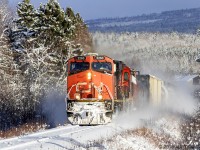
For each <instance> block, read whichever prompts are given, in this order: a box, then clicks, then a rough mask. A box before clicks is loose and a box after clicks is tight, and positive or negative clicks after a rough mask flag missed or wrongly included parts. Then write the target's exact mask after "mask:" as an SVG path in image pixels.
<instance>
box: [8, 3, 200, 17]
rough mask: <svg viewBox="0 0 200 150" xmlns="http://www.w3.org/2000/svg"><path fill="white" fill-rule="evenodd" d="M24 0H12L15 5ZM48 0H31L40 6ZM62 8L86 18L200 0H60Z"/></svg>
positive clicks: (192, 5) (173, 6)
mask: <svg viewBox="0 0 200 150" xmlns="http://www.w3.org/2000/svg"><path fill="white" fill-rule="evenodd" d="M20 1H22V0H10V3H11V5H12V6H13V7H15V6H16V5H17V3H18V2H20ZM47 1H48V0H31V3H32V4H34V5H35V7H38V6H39V4H40V3H46V2H47ZM58 2H59V3H60V5H61V7H62V8H66V7H72V9H73V10H74V11H75V12H76V13H77V12H79V13H80V14H81V16H82V17H83V19H84V20H88V19H97V18H105V17H125V16H135V15H141V14H149V13H154V12H155V13H157V12H162V11H167V10H177V9H186V8H197V7H200V0H58Z"/></svg>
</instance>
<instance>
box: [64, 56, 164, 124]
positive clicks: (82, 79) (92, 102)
mask: <svg viewBox="0 0 200 150" xmlns="http://www.w3.org/2000/svg"><path fill="white" fill-rule="evenodd" d="M66 79H67V81H66V82H67V96H66V111H67V117H68V120H69V121H70V122H71V123H72V124H79V125H95V124H106V123H108V122H111V120H112V115H113V113H115V112H116V111H120V110H123V109H126V106H127V104H128V105H129V104H132V103H134V102H136V101H139V100H138V99H141V97H142V99H143V101H148V102H151V103H155V104H156V103H159V102H160V101H161V97H162V87H163V86H162V85H163V81H162V80H160V79H158V78H156V77H154V76H151V75H140V73H139V71H135V70H134V69H131V68H130V67H129V66H127V65H126V64H125V63H123V62H122V61H119V60H114V59H112V58H110V57H108V56H105V55H98V54H95V53H89V54H85V55H84V56H75V57H72V58H70V59H69V60H68V61H67V78H66Z"/></svg>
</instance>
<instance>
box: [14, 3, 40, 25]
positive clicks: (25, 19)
mask: <svg viewBox="0 0 200 150" xmlns="http://www.w3.org/2000/svg"><path fill="white" fill-rule="evenodd" d="M17 14H18V16H19V19H18V20H17V24H18V26H20V27H27V28H29V29H31V28H32V27H33V25H34V23H35V21H36V19H37V17H36V12H35V9H34V7H33V5H31V4H30V0H23V1H22V2H21V3H19V4H18V7H17Z"/></svg>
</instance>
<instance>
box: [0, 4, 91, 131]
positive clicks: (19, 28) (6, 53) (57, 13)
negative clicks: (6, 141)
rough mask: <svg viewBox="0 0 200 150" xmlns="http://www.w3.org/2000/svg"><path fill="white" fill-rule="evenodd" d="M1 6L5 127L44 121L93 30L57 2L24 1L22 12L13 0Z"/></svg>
mask: <svg viewBox="0 0 200 150" xmlns="http://www.w3.org/2000/svg"><path fill="white" fill-rule="evenodd" d="M0 5H1V7H0V130H1V131H6V130H9V129H11V128H13V127H16V126H20V125H23V124H25V123H28V122H34V121H35V120H36V121H37V120H38V117H39V120H40V122H43V123H45V122H46V118H45V116H44V112H43V109H44V108H43V106H42V104H43V103H44V101H45V99H47V98H46V97H47V96H48V94H49V93H51V91H52V90H53V91H55V93H57V94H58V95H64V94H65V84H66V83H65V78H66V77H65V70H66V61H67V59H68V58H69V57H71V56H74V55H78V54H81V53H82V52H83V50H82V49H88V50H91V49H92V48H91V47H92V39H91V37H90V34H89V32H88V28H87V26H86V25H85V23H84V21H83V19H82V18H81V16H80V14H79V13H74V11H73V10H72V9H71V8H69V7H67V8H66V9H65V10H63V9H62V8H61V7H60V5H59V3H58V2H57V1H55V0H49V1H48V2H47V3H46V4H44V5H40V7H39V8H34V6H33V5H32V4H31V3H30V0H22V2H20V3H19V4H18V6H17V12H14V10H12V9H11V8H10V7H9V5H8V0H1V1H0ZM1 134H3V133H2V132H1Z"/></svg>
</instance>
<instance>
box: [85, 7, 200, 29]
mask: <svg viewBox="0 0 200 150" xmlns="http://www.w3.org/2000/svg"><path fill="white" fill-rule="evenodd" d="M86 24H87V25H88V26H89V30H90V31H91V32H95V31H100V32H181V33H196V31H197V29H198V28H200V8H194V9H184V10H174V11H165V12H162V13H152V14H148V15H147V14H145V15H141V16H133V17H124V18H105V19H96V20H88V21H86Z"/></svg>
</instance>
